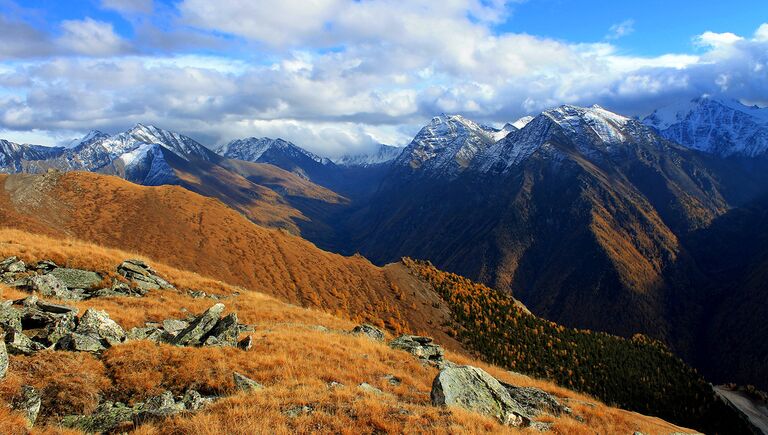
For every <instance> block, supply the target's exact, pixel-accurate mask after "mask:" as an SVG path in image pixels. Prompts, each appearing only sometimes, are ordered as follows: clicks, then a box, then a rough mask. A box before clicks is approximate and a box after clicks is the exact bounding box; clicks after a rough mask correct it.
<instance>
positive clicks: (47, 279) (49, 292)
mask: <svg viewBox="0 0 768 435" xmlns="http://www.w3.org/2000/svg"><path fill="white" fill-rule="evenodd" d="M25 287H26V288H28V289H29V290H31V291H36V292H38V293H40V294H41V295H43V296H48V297H54V298H59V299H73V296H74V293H73V292H71V291H70V290H69V289H68V288H67V287H66V286H65V285H64V284H63V283H62V282H61V281H60V280H59V279H58V278H56V277H55V276H53V275H34V276H30V277H29V278H27V284H26V286H25Z"/></svg>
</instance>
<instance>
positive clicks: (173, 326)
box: [163, 319, 189, 336]
mask: <svg viewBox="0 0 768 435" xmlns="http://www.w3.org/2000/svg"><path fill="white" fill-rule="evenodd" d="M188 326H189V323H187V322H185V321H183V320H177V319H168V320H163V330H164V331H165V332H167V333H169V334H171V335H173V336H176V335H177V334H178V333H179V332H181V331H183V330H184V328H186V327H188Z"/></svg>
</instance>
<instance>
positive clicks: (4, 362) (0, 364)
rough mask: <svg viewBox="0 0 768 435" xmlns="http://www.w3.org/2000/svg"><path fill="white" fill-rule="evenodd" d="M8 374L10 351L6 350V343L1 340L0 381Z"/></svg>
mask: <svg viewBox="0 0 768 435" xmlns="http://www.w3.org/2000/svg"><path fill="white" fill-rule="evenodd" d="M7 373H8V350H6V348H5V341H3V340H0V379H3V378H5V375H6V374H7Z"/></svg>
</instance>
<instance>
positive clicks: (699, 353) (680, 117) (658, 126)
mask: <svg viewBox="0 0 768 435" xmlns="http://www.w3.org/2000/svg"><path fill="white" fill-rule="evenodd" d="M50 170H55V171H64V172H69V171H88V172H97V173H100V174H103V175H115V176H118V177H121V178H124V179H126V180H128V181H131V182H133V183H136V184H140V185H145V186H163V185H173V186H179V187H182V188H184V189H186V190H190V191H192V192H195V193H198V194H200V195H203V196H204V197H209V198H214V199H215V200H216V201H217V202H215V203H211V204H207V205H205V206H203V205H202V204H201V205H200V208H201V209H210V208H211V207H214V204H215V207H214V208H215V210H217V211H216V213H217V216H218V217H217V218H216V219H215V221H217V222H226V224H223V225H225V226H231V225H234V224H233V223H234V222H237V225H236V226H233V227H232V228H235V229H227V228H224V229H222V228H218V226H219V225H215V226H214V227H205V228H208V229H207V230H205V231H202V233H203V234H205V233H208V232H211V233H213V232H221V231H224V232H225V234H221V235H220V237H219V236H217V237H216V238H215V239H216V240H227V241H228V242H227V243H231V244H232V247H233V249H228V248H227V246H225V244H224V245H216V246H213V245H211V246H208V245H206V243H209V242H210V240H209V239H208V238H207V237H203V238H200V236H199V235H195V236H193V235H191V234H190V235H188V236H187V237H185V238H184V240H185V241H189V242H192V243H197V244H199V246H201V247H204V246H206V248H205V249H206V250H208V251H210V250H214V251H216V252H224V251H227V252H231V256H222V257H221V258H219V259H217V261H220V263H217V262H213V260H212V259H202V258H198V259H189V258H185V259H184V262H185V264H186V263H188V262H189V261H197V262H198V263H196V267H197V268H199V269H201V270H204V272H205V273H206V274H210V275H212V276H215V277H217V278H220V279H222V280H226V281H227V282H231V283H234V284H238V285H243V286H249V287H251V288H257V289H260V290H262V291H265V292H268V293H269V292H272V294H275V295H277V296H279V297H282V298H284V299H286V300H287V301H289V302H293V303H300V304H304V305H309V306H316V307H319V308H322V309H327V310H342V309H343V310H344V311H346V312H348V313H349V312H351V313H352V314H353V315H356V316H368V315H370V317H362V318H365V319H367V320H370V319H373V318H381V317H386V318H388V319H391V320H390V321H389V323H388V324H387V327H388V328H404V329H411V330H413V329H414V328H425V329H426V328H432V329H434V325H433V324H425V323H419V321H418V320H417V319H418V318H429V319H437V318H440V315H439V314H438V313H436V312H429V314H424V312H423V311H420V310H417V311H413V312H409V307H413V306H417V307H421V306H425V304H429V303H431V302H427V301H426V300H423V299H420V298H419V297H418V295H417V293H418V292H417V293H413V294H412V295H411V296H409V297H407V298H405V299H404V300H402V302H397V303H394V304H393V303H391V302H388V301H386V300H385V299H381V300H379V302H378V303H375V302H373V301H375V300H377V299H376V298H377V297H374V296H371V294H372V292H373V293H375V294H381V292H382V291H381V290H380V289H385V288H387V287H388V286H393V285H394V286H395V287H398V288H400V287H402V286H404V285H411V284H403V281H402V279H403V278H402V276H401V277H400V278H398V279H399V280H398V279H393V278H392V276H393V275H392V274H393V273H399V272H393V271H391V267H392V266H386V267H384V269H383V270H384V272H382V271H381V268H379V267H378V266H375V265H379V266H385V265H387V264H392V263H397V262H399V261H400V259H401V258H402V257H412V258H417V259H423V260H429V261H430V262H431V263H432V264H434V266H436V267H437V268H439V269H443V270H446V271H448V272H453V273H456V274H459V275H462V276H465V277H467V278H470V279H472V280H475V281H478V282H480V283H482V284H485V285H487V286H488V287H490V288H493V289H495V290H498V291H501V292H504V293H505V294H509V295H513V296H514V297H515V298H516V299H518V300H520V301H521V302H522V303H524V304H525V306H527V307H528V309H530V310H531V312H533V313H534V314H536V315H537V316H540V317H542V318H545V319H548V320H551V321H553V322H557V323H559V324H562V325H564V326H565V327H571V328H579V329H589V330H596V331H605V332H608V333H611V334H615V335H618V336H623V337H631V336H633V335H634V334H636V333H642V334H645V335H647V336H649V337H651V338H653V339H658V340H660V341H661V342H663V343H665V344H666V345H668V346H670V348H671V349H672V350H673V351H674V352H675V353H677V354H678V355H680V356H681V357H683V359H684V360H686V361H687V362H688V363H690V364H692V365H693V366H694V367H696V368H698V369H700V370H701V371H702V372H703V374H704V375H705V377H706V378H707V379H708V380H711V381H713V382H737V383H742V384H754V385H757V386H759V387H762V388H768V384H766V381H765V379H768V364H766V363H765V361H766V358H768V348H767V347H766V346H764V345H763V344H762V343H763V342H764V340H763V338H764V337H765V327H764V321H763V319H764V318H765V314H766V313H764V311H765V310H764V309H763V306H764V303H763V301H764V300H765V298H766V297H768V294H766V288H768V287H766V286H765V282H766V280H765V279H766V278H765V277H766V273H767V272H766V271H768V263H766V258H768V252H766V251H765V249H764V248H763V246H764V244H763V243H762V241H764V239H765V237H766V234H765V231H763V228H765V225H764V224H765V216H767V215H768V214H766V213H768V211H767V210H768V206H766V201H765V198H768V109H761V108H758V107H753V106H746V105H742V104H741V103H738V102H735V101H723V100H718V99H715V98H711V97H702V98H697V99H695V100H692V101H686V102H682V103H679V104H674V105H671V106H668V107H663V108H659V109H658V110H655V111H654V112H653V113H651V114H650V115H648V116H647V117H645V118H643V119H637V118H631V117H626V116H622V115H620V114H616V113H613V112H611V111H609V110H606V109H604V108H602V107H599V106H592V107H577V106H570V105H564V106H560V107H556V108H553V109H550V110H546V111H544V112H542V113H540V114H537V115H535V116H529V117H525V118H521V119H520V120H517V121H514V122H510V123H507V124H505V125H504V126H503V127H502V128H500V129H499V128H494V127H490V126H487V125H483V124H481V123H477V122H474V121H472V120H470V119H467V118H465V117H463V116H460V115H448V114H442V115H439V116H436V117H434V118H433V119H432V120H431V121H430V122H429V124H427V125H426V126H424V127H423V128H422V129H421V130H420V131H419V132H418V134H416V136H415V137H414V138H413V140H412V141H411V142H410V143H409V144H408V145H407V146H405V147H402V148H397V147H389V146H386V145H381V146H379V147H377V148H376V149H375V150H374V151H373V152H372V153H370V154H359V155H348V156H342V157H339V158H335V159H329V158H325V157H321V156H318V155H316V154H313V153H311V152H309V151H306V150H305V149H303V148H301V147H299V146H297V145H295V144H293V143H291V142H289V141H286V140H283V139H279V138H277V139H272V138H245V139H238V140H234V141H231V142H229V143H227V144H225V145H221V146H218V147H211V148H208V147H206V146H204V145H202V144H200V143H198V142H197V141H195V140H193V139H191V138H189V137H186V136H183V135H180V134H177V133H173V132H169V131H165V130H162V129H160V128H157V127H154V126H147V125H142V124H138V125H136V126H135V127H134V128H132V129H130V130H128V131H126V132H123V133H119V134H116V135H107V134H104V133H101V132H98V131H93V132H90V133H88V134H87V135H86V136H85V137H83V138H82V139H80V140H77V141H73V142H72V143H70V144H68V145H67V146H66V147H53V148H47V147H41V146H36V145H22V144H15V143H12V142H8V141H0V172H5V173H12V174H19V173H29V174H44V173H46V172H48V171H50ZM54 175H55V174H53V175H51V177H53V176H54ZM15 177H22V178H9V179H8V180H7V181H6V182H5V187H6V192H7V194H8V195H10V196H9V199H8V201H11V202H13V201H16V202H15V203H14V204H16V205H15V209H17V210H18V209H19V207H20V206H19V204H22V205H23V201H24V198H26V197H27V196H28V195H29V194H28V193H26V192H29V191H30V189H31V188H30V187H28V186H27V184H25V183H32V184H34V183H35V182H34V181H31V180H32V179H29V180H26V179H24V178H23V176H15ZM62 180H63V181H57V182H56V184H57V185H80V186H81V187H79V188H78V189H76V191H78V192H89V188H87V187H84V186H89V185H90V184H92V183H89V182H85V181H82V180H81V179H79V178H74V177H72V178H66V177H65V178H62ZM9 183H10V184H9ZM14 186H15V187H14ZM176 188H177V187H176ZM61 189H62V190H60V191H58V192H57V193H56V194H50V195H49V196H48V197H47V198H48V199H44V198H38V197H35V199H34V201H33V202H32V203H34V204H44V205H45V204H54V203H57V201H59V202H60V200H58V199H55V198H62V197H66V195H67V193H66V192H68V191H69V190H68V189H63V188H61ZM169 189H174V188H169ZM122 190H124V188H118V187H117V186H115V187H114V188H113V189H111V190H110V192H104V191H97V192H92V193H91V194H90V196H91V197H92V200H93V201H94V202H98V201H99V198H102V197H104V196H105V195H106V196H107V197H109V196H110V195H119V199H115V200H114V201H113V202H116V203H126V202H128V203H132V204H136V205H137V206H138V207H139V210H146V211H151V212H152V213H157V211H155V210H150V209H152V208H154V207H157V206H158V204H163V206H162V207H164V209H165V210H163V213H166V212H167V211H168V210H178V213H180V214H179V215H177V216H176V215H175V216H172V217H170V218H169V217H168V216H162V217H154V215H153V214H151V213H150V214H149V216H153V217H151V218H152V219H157V220H163V221H165V220H167V219H170V220H172V221H182V222H193V221H196V220H199V225H204V224H205V221H206V216H205V215H203V214H199V215H196V214H195V213H186V214H184V210H185V207H184V205H183V202H184V201H181V203H180V202H179V201H173V202H163V201H162V199H163V198H165V197H167V195H169V194H167V193H158V195H160V197H159V198H156V199H153V201H152V202H151V205H149V204H145V205H142V204H144V203H143V202H142V198H143V197H144V196H143V195H144V194H142V195H138V194H136V195H135V196H131V197H130V198H127V197H123V196H122V195H124V194H123V193H120V192H121V191H122ZM158 192H160V191H158ZM169 192H170V191H169ZM14 198H16V199H14ZM19 198H21V199H19ZM52 198H53V199H52ZM18 201H22V203H19V202H18ZM70 201H71V199H70ZM185 201H186V200H185ZM196 201H197V200H196ZM218 201H220V202H218ZM217 207H221V210H219V208H217ZM66 208H67V209H69V208H68V207H66ZM193 209H197V208H195V207H193ZM230 209H232V210H233V214H232V215H231V216H230V215H227V213H230V212H229V211H228V210H230ZM86 210H88V209H86ZM225 210H227V211H225ZM89 213H90V214H93V213H96V211H95V210H90V212H89ZM89 213H85V210H84V214H82V215H78V216H77V217H71V218H66V219H63V220H59V218H58V217H57V212H56V211H55V209H51V210H48V215H47V216H48V217H47V218H41V217H37V218H34V219H32V217H30V216H22V215H12V216H11V215H9V216H4V217H5V218H6V220H17V221H19V222H26V223H29V225H30V226H29V227H28V228H27V230H29V231H33V230H34V228H39V227H41V226H42V227H46V228H49V229H50V228H53V227H55V228H56V234H57V235H74V234H76V235H78V237H81V238H82V237H84V236H83V234H86V235H87V237H86V239H89V240H93V241H95V242H98V243H100V244H105V243H106V244H109V243H114V247H118V248H122V249H127V248H130V249H139V250H141V249H147V247H146V246H145V245H146V244H147V243H149V240H154V239H156V238H157V237H161V234H153V235H152V237H149V236H147V237H141V236H138V235H137V236H131V237H129V238H128V239H125V240H119V241H118V242H109V240H107V239H100V238H99V236H98V234H102V231H104V230H105V228H106V227H104V225H106V226H109V225H110V224H108V223H105V222H98V223H97V222H91V221H89V220H88V219H87V216H88V215H89ZM111 213H112V214H117V213H119V211H117V210H115V211H113V212H111ZM42 215H45V213H43V214H42ZM237 216H242V217H243V219H247V220H250V221H251V222H253V223H255V224H257V225H260V226H264V227H270V228H278V229H283V230H286V231H287V232H288V233H291V234H292V235H288V234H286V235H280V236H279V237H281V238H283V237H285V238H287V239H286V241H290V243H294V242H295V244H296V247H295V248H291V250H290V252H294V253H301V252H305V251H306V252H310V251H311V252H313V253H312V254H311V255H307V256H304V258H302V257H301V256H287V257H285V258H286V259H287V261H288V263H290V264H295V265H305V264H309V263H310V262H313V261H316V260H314V259H313V258H315V257H317V256H321V257H322V256H325V255H326V254H325V253H324V254H320V252H323V251H320V250H319V249H317V248H316V247H315V246H312V245H311V244H306V245H302V243H304V242H303V241H300V240H301V239H299V238H298V236H301V237H303V238H305V239H307V240H309V241H311V242H313V243H314V244H315V245H317V247H319V248H322V249H325V250H328V251H332V252H338V253H341V254H345V255H352V254H358V253H359V254H361V255H362V256H363V257H365V258H367V259H370V261H371V262H372V263H373V264H371V263H367V262H366V261H364V260H362V259H359V260H354V261H352V260H343V261H342V260H340V261H341V263H344V262H346V261H351V262H353V263H354V262H357V263H355V264H356V265H355V266H352V265H351V263H350V265H344V266H333V267H330V266H329V267H323V270H341V271H343V272H340V271H337V272H332V274H333V276H335V277H336V278H337V279H336V280H329V281H326V280H325V279H324V278H323V276H322V274H321V275H317V276H312V275H306V276H307V278H306V281H305V282H303V284H302V283H301V282H300V281H297V278H296V275H294V273H293V272H290V271H288V272H287V275H286V276H285V277H283V278H285V279H284V280H283V278H279V279H278V278H275V283H277V282H282V281H285V280H287V281H293V282H294V284H295V286H288V287H286V288H283V286H284V284H274V285H275V288H274V289H271V290H270V288H268V287H269V286H267V287H266V288H262V287H264V283H263V282H261V281H260V278H259V279H257V278H254V277H252V276H249V272H248V267H249V266H250V265H251V263H250V262H248V263H242V262H241V258H240V257H238V255H240V256H242V255H243V254H242V253H243V252H246V251H248V250H249V249H251V248H250V247H253V246H265V245H264V243H266V242H265V241H264V240H267V239H269V237H266V236H264V235H247V234H250V232H252V231H253V230H252V229H249V230H248V231H245V230H244V229H243V228H245V227H244V225H245V224H243V223H242V222H240V220H239V218H238V217H237ZM142 218H145V217H144V215H142V214H141V213H139V214H137V215H136V216H135V217H133V218H131V220H129V222H132V223H134V222H138V221H140V220H141V219H142ZM147 218H148V217H147ZM40 219H44V221H45V222H44V223H42V224H41V223H40V222H39V220H40ZM75 222H83V223H86V224H85V225H84V226H83V227H80V226H77V227H74V226H72V225H75V224H74V223H75ZM96 224H98V225H96ZM78 225H79V224H78ZM90 225H93V227H92V228H93V230H89V228H91V227H90ZM121 225H127V223H122V224H121ZM201 228H202V227H201ZM248 228H250V227H248ZM121 233H124V234H130V233H131V231H130V230H128V228H127V227H126V229H125V230H124V231H121ZM273 234H278V233H273ZM270 237H277V236H274V235H271V236H270ZM294 238H295V239H296V240H295V241H293V239H294ZM256 240H259V242H256ZM286 241H283V242H280V243H277V244H276V245H275V246H276V248H274V249H272V250H270V251H269V252H272V254H268V255H265V257H266V258H268V257H271V256H273V255H274V256H286V255H287V254H286V253H285V252H286V251H285V250H284V249H283V248H281V247H280V246H283V244H284V243H287V242H286ZM164 246H167V249H168V250H177V249H183V248H182V247H179V246H174V244H173V243H172V242H171V241H168V244H167V245H164ZM156 249H160V248H159V247H157V248H156ZM163 249H165V248H163ZM315 249H317V251H313V250H315ZM144 253H145V254H146V255H151V256H168V255H169V254H168V253H166V252H165V251H151V250H150V251H146V252H144ZM252 254H253V255H251V254H249V255H246V256H245V257H247V258H251V257H254V256H255V255H256V253H252ZM292 255H293V254H292ZM327 255H331V254H327ZM338 258H347V257H338ZM352 258H355V257H352ZM334 261H335V260H334ZM209 262H210V264H209ZM170 264H171V265H174V266H179V264H177V263H170ZM233 265H237V267H234V266H233ZM258 267H262V266H261V265H260V266H258ZM270 267H273V266H270V265H263V267H262V268H263V271H262V272H260V273H261V274H262V275H263V274H269V273H270V272H269V268H270ZM337 267H338V269H333V268H337ZM387 268H390V269H387ZM388 270H389V272H388ZM348 272H349V273H348ZM304 274H305V273H304V272H301V274H300V276H304ZM382 274H383V275H382ZM262 275H259V276H262ZM382 277H383V278H382ZM281 280H282V281H281ZM302 280H303V278H302ZM338 280H340V281H343V282H346V283H348V284H350V286H351V287H355V288H361V293H360V294H359V295H352V297H351V298H350V296H349V295H348V296H346V297H345V298H341V297H340V296H338V295H337V294H336V293H338V292H337V291H336V290H333V288H334V286H335V284H334V282H338ZM316 283H320V284H316ZM316 285H319V286H320V287H318V288H316ZM371 286H372V287H371ZM371 288H373V289H376V290H375V291H372V290H365V289H371ZM302 289H304V290H302ZM306 289H315V290H317V292H316V294H315V296H311V293H312V292H307V290H306ZM329 295H335V296H332V297H331V296H329ZM414 297H415V299H414ZM313 298H317V300H313ZM358 299H359V300H358ZM363 300H366V301H371V302H370V306H369V304H367V303H365V302H363ZM398 300H400V299H398ZM377 304H379V305H377ZM382 304H383V305H382ZM371 306H384V307H386V308H383V309H371ZM438 311H439V310H438ZM371 313H373V314H371ZM442 316H443V319H444V320H445V319H446V317H445V316H446V314H445V313H444V312H443V314H442ZM449 317H450V316H449ZM441 334H442V335H441V336H440V337H441V338H442V339H445V340H446V341H450V340H452V339H453V338H451V335H450V333H449V332H448V330H443V332H441Z"/></svg>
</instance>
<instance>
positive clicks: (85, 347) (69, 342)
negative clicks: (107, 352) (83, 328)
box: [56, 332, 106, 353]
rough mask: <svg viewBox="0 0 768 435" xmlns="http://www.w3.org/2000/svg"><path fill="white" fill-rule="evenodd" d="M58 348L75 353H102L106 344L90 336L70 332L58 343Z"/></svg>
mask: <svg viewBox="0 0 768 435" xmlns="http://www.w3.org/2000/svg"><path fill="white" fill-rule="evenodd" d="M56 348H57V349H61V350H69V351H73V352H94V353H95V352H101V351H103V350H104V349H106V348H105V346H104V342H103V341H102V340H99V339H98V338H96V337H93V336H90V335H83V334H78V333H75V332H70V333H69V334H66V335H64V336H63V337H62V338H61V339H60V340H59V341H58V342H57V343H56Z"/></svg>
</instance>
